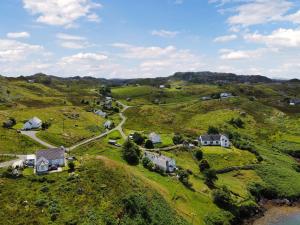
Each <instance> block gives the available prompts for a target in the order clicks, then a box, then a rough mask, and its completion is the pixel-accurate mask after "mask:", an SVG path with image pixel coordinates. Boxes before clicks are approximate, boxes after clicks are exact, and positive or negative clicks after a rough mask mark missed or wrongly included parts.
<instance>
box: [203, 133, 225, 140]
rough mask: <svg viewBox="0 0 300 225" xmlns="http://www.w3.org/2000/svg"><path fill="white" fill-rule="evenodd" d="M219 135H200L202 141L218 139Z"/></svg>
mask: <svg viewBox="0 0 300 225" xmlns="http://www.w3.org/2000/svg"><path fill="white" fill-rule="evenodd" d="M220 139H221V135H220V134H205V135H201V140H202V141H220Z"/></svg>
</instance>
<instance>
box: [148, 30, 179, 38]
mask: <svg viewBox="0 0 300 225" xmlns="http://www.w3.org/2000/svg"><path fill="white" fill-rule="evenodd" d="M178 33H179V32H178V31H169V30H153V31H151V34H152V35H153V36H159V37H164V38H174V37H176V35H177V34H178Z"/></svg>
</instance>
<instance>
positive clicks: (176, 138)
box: [173, 134, 183, 145]
mask: <svg viewBox="0 0 300 225" xmlns="http://www.w3.org/2000/svg"><path fill="white" fill-rule="evenodd" d="M173 143H174V145H179V144H182V143H183V137H182V136H181V135H180V134H175V135H174V137H173Z"/></svg>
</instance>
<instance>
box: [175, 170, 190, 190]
mask: <svg viewBox="0 0 300 225" xmlns="http://www.w3.org/2000/svg"><path fill="white" fill-rule="evenodd" d="M189 176H190V174H189V173H188V171H186V170H179V172H178V177H179V178H178V179H179V181H180V182H181V183H182V184H183V185H184V186H186V187H187V188H189V189H193V184H192V183H191V182H190V181H189Z"/></svg>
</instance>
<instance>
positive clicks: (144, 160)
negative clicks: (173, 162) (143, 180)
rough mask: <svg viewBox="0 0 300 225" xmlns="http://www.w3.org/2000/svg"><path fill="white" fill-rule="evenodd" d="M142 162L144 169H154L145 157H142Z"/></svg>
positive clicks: (152, 164)
mask: <svg viewBox="0 0 300 225" xmlns="http://www.w3.org/2000/svg"><path fill="white" fill-rule="evenodd" d="M142 164H143V166H144V167H145V168H146V169H148V170H151V171H152V170H153V169H154V167H155V165H154V163H153V162H152V161H151V160H150V159H148V158H147V157H144V158H143V160H142Z"/></svg>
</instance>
